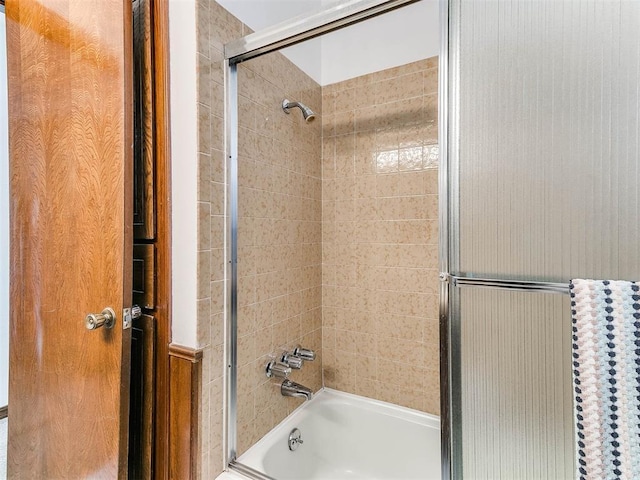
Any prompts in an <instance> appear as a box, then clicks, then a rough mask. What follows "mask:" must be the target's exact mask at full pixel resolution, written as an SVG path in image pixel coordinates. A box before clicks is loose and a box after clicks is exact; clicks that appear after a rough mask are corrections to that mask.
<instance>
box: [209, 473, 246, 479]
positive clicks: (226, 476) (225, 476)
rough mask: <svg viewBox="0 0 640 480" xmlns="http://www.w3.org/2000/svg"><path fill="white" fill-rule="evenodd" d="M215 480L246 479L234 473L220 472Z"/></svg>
mask: <svg viewBox="0 0 640 480" xmlns="http://www.w3.org/2000/svg"><path fill="white" fill-rule="evenodd" d="M216 480H246V477H243V476H242V475H238V474H237V473H234V472H222V473H221V474H220V475H219V476H217V477H216Z"/></svg>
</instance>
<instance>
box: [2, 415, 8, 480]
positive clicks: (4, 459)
mask: <svg viewBox="0 0 640 480" xmlns="http://www.w3.org/2000/svg"><path fill="white" fill-rule="evenodd" d="M7 423H8V420H7V419H6V418H3V419H2V420H0V480H4V479H6V478H7Z"/></svg>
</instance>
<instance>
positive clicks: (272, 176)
mask: <svg viewBox="0 0 640 480" xmlns="http://www.w3.org/2000/svg"><path fill="white" fill-rule="evenodd" d="M238 95H239V97H238V100H239V107H238V108H239V111H238V124H239V132H238V178H239V195H238V196H239V202H238V204H239V205H238V216H239V219H238V243H239V245H238V305H239V311H238V337H239V338H238V453H239V454H242V453H243V452H244V451H245V450H246V449H247V448H248V447H249V446H251V445H253V444H254V443H255V442H256V441H257V440H259V439H260V438H262V437H263V436H264V435H265V434H266V433H267V432H269V430H271V429H272V428H273V427H274V426H276V425H277V424H278V423H280V421H282V420H283V419H284V418H285V417H286V416H287V415H288V414H289V413H291V412H292V411H293V409H295V408H296V407H298V406H299V405H300V404H301V403H302V400H300V399H297V398H285V397H283V396H282V395H281V394H280V383H281V382H282V380H281V379H280V380H279V381H278V379H273V380H270V379H268V378H267V377H266V375H265V365H266V364H267V363H268V362H269V360H270V359H271V358H273V355H274V354H275V355H278V357H279V356H280V355H281V354H282V353H283V352H285V351H292V350H293V349H294V348H295V347H296V346H297V345H302V346H304V347H306V348H311V349H313V350H314V351H315V352H316V354H317V358H316V360H315V361H313V362H305V364H304V366H303V368H302V369H301V370H297V371H295V370H294V371H293V373H292V374H291V375H290V377H289V378H291V379H292V380H293V381H296V382H299V383H301V384H303V385H305V386H307V387H309V388H311V389H312V390H313V391H317V390H319V389H320V388H321V387H322V311H321V304H322V246H321V238H322V236H321V225H322V224H321V215H322V203H321V194H322V181H321V178H320V175H321V162H320V158H321V129H322V125H321V121H320V120H317V121H316V122H312V123H305V121H304V119H303V117H302V113H301V112H300V110H298V109H293V110H291V113H290V114H289V115H287V114H286V113H285V112H284V111H283V110H282V101H283V100H284V99H285V98H287V99H290V100H297V101H300V102H303V103H304V104H306V105H308V106H309V107H310V108H311V109H312V110H314V111H315V112H316V114H317V115H318V119H319V118H320V117H321V110H322V94H321V90H320V86H319V85H318V84H317V83H315V82H314V81H313V80H312V79H311V78H309V77H308V76H307V75H306V74H304V73H303V72H302V71H301V70H299V69H298V68H297V67H295V66H294V65H293V64H292V63H291V62H290V61H289V60H287V59H286V58H285V57H284V56H283V55H282V54H280V53H276V54H270V55H266V56H263V57H260V58H257V59H255V60H251V61H248V62H246V63H243V64H241V65H240V67H239V70H238ZM278 359H279V358H278Z"/></svg>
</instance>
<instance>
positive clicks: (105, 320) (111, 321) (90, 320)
mask: <svg viewBox="0 0 640 480" xmlns="http://www.w3.org/2000/svg"><path fill="white" fill-rule="evenodd" d="M115 323H116V312H114V311H113V309H111V308H109V307H107V308H105V309H104V310H102V313H90V314H89V315H87V316H86V317H85V319H84V325H85V326H86V327H87V330H95V329H97V328H100V327H103V326H104V327H106V328H113V326H114V325H115Z"/></svg>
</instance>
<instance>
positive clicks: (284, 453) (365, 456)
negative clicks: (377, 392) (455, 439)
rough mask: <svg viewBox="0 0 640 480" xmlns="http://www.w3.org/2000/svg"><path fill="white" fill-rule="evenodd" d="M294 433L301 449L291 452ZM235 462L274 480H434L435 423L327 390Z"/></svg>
mask: <svg viewBox="0 0 640 480" xmlns="http://www.w3.org/2000/svg"><path fill="white" fill-rule="evenodd" d="M294 428H298V429H299V430H300V432H301V433H302V440H303V442H304V443H303V444H302V445H300V446H299V447H298V448H297V449H296V450H295V451H290V450H289V447H288V439H289V433H290V432H291V430H293V429H294ZM238 462H240V463H242V464H244V465H247V466H249V467H251V468H254V469H256V470H258V471H261V472H263V473H266V474H267V475H268V476H270V477H273V478H275V479H277V480H343V479H344V480H346V479H367V480H409V479H420V480H430V479H437V480H439V479H440V421H439V418H438V417H436V416H434V415H429V414H425V413H422V412H418V411H416V410H411V409H407V408H403V407H398V406H395V405H392V404H389V403H385V402H378V401H376V400H370V399H368V398H364V397H360V396H357V395H350V394H348V393H342V392H338V391H335V390H331V389H328V388H326V389H324V390H323V391H321V392H320V393H318V394H317V395H316V396H315V397H314V398H313V399H312V400H311V401H309V402H306V403H305V404H304V405H302V406H301V407H300V408H299V409H297V410H296V411H295V412H294V413H293V414H291V415H290V416H289V417H287V418H286V419H285V420H284V421H283V422H282V423H281V424H280V425H278V426H277V427H276V428H274V429H273V430H272V431H271V432H269V433H268V434H267V435H266V436H265V437H264V438H263V439H261V440H260V441H259V442H258V443H257V444H256V445H254V446H253V447H251V448H250V449H249V450H248V451H247V452H246V453H244V454H243V455H242V456H241V457H239V458H238Z"/></svg>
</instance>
